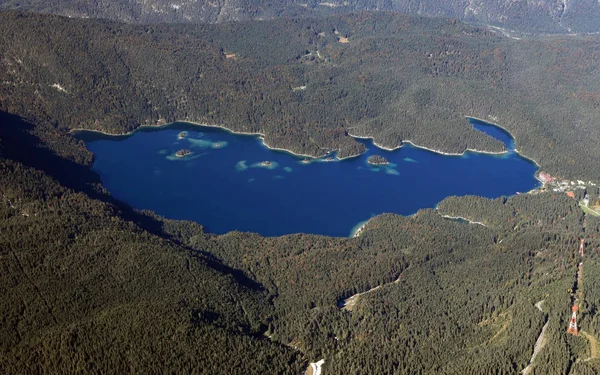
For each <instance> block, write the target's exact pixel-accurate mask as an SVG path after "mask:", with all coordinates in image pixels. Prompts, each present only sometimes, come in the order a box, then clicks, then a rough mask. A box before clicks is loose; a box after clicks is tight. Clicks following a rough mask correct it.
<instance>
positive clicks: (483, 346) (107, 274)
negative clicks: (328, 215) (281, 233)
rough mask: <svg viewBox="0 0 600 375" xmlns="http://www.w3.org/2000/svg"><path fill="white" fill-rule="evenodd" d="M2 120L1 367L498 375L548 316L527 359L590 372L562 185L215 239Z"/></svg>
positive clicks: (591, 275)
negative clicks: (124, 193)
mask: <svg viewBox="0 0 600 375" xmlns="http://www.w3.org/2000/svg"><path fill="white" fill-rule="evenodd" d="M0 120H2V121H1V122H0V140H1V144H2V150H1V156H0V172H1V175H2V178H1V179H0V194H1V195H0V197H1V199H0V249H1V250H0V251H1V252H0V264H1V265H2V269H3V272H2V273H1V274H0V278H1V280H0V281H1V283H0V285H2V295H3V296H5V297H4V298H3V299H2V303H1V304H0V316H2V319H3V324H2V333H1V334H0V338H1V341H0V351H1V355H0V358H1V360H0V372H2V373H5V374H17V373H28V372H31V373H38V372H45V373H72V372H75V371H85V372H90V373H98V372H130V371H133V372H139V373H147V372H148V371H157V372H164V371H167V370H168V371H174V372H196V373H202V372H203V373H207V374H208V373H210V374H216V373H240V374H242V373H243V374H246V373H301V372H302V371H303V370H304V368H305V367H306V366H307V363H308V361H316V360H318V359H320V358H325V359H326V364H325V369H324V371H326V373H327V374H334V373H357V372H363V371H364V372H370V373H398V374H416V373H436V374H465V373H467V374H480V373H482V371H484V370H485V371H489V372H490V373H506V374H511V373H516V372H517V371H518V370H520V369H522V368H524V367H525V366H526V365H527V363H528V361H529V357H530V356H531V351H532V347H533V344H534V342H535V341H536V338H537V336H538V334H539V332H540V330H541V327H542V325H543V324H544V322H545V321H547V320H548V321H549V322H550V323H549V328H548V342H547V344H546V346H545V348H544V350H543V351H542V352H541V354H540V356H539V358H538V361H537V362H536V367H535V371H539V372H536V373H544V374H550V373H566V372H567V371H570V369H572V370H573V373H595V372H581V371H593V370H591V369H593V368H597V367H595V366H597V364H596V362H595V361H594V360H592V361H588V362H578V363H576V361H577V359H585V358H587V356H588V355H589V346H588V344H587V342H586V340H585V339H584V338H583V337H581V336H580V337H577V338H573V337H567V336H566V335H565V333H564V331H565V327H566V324H567V321H568V318H569V304H570V295H569V294H568V293H567V290H568V289H569V288H572V287H573V284H574V279H575V272H576V265H577V264H578V262H579V259H578V257H577V256H576V250H577V244H578V239H579V236H580V235H585V238H586V248H587V250H586V251H587V254H586V258H585V264H586V266H585V267H588V265H589V272H587V273H586V274H585V275H586V276H585V277H584V282H583V285H585V287H581V286H580V287H581V288H582V289H583V291H584V293H585V296H586V297H585V305H582V306H585V307H582V313H583V315H582V327H583V328H584V329H586V330H587V331H588V332H589V333H590V334H592V335H598V329H597V321H598V319H599V318H598V315H597V314H598V311H597V307H596V305H597V304H598V303H599V302H598V301H596V297H595V295H594V290H595V289H597V288H595V287H594V286H595V285H596V284H597V283H598V282H600V281H599V280H600V279H599V277H600V276H598V275H599V274H598V273H597V272H594V269H595V268H600V262H598V260H597V259H598V250H599V248H600V220H599V219H597V218H593V217H584V214H583V213H582V211H581V210H580V209H579V208H578V206H577V201H576V200H574V199H570V198H568V197H566V196H565V195H564V194H550V193H545V194H539V195H521V196H517V197H513V198H511V199H508V200H506V199H498V200H494V201H490V200H487V199H481V198H475V197H465V198H455V199H449V200H447V201H445V202H443V203H442V204H440V207H439V210H440V213H441V214H447V215H453V216H463V217H467V218H470V219H473V220H478V221H482V222H484V223H486V224H487V227H484V226H480V225H472V224H465V223H461V222H459V221H455V220H449V219H445V218H442V217H441V216H440V215H439V214H438V213H436V212H435V211H432V210H423V211H420V212H419V213H418V214H417V215H415V216H414V217H412V218H404V217H400V216H396V215H382V216H379V217H377V218H375V219H373V220H371V221H370V222H369V223H368V224H367V226H366V228H365V230H364V231H363V232H362V234H361V236H360V237H357V238H353V239H340V238H327V237H321V236H311V235H301V234H299V235H291V236H285V237H280V238H263V237H260V236H258V235H254V234H248V233H237V232H234V233H230V234H227V235H223V236H214V235H211V234H207V233H204V232H203V230H202V227H201V226H200V225H197V224H193V223H189V222H177V221H168V220H163V219H161V218H159V217H156V216H154V215H153V214H151V213H145V212H136V211H133V210H131V209H129V208H127V207H125V206H122V205H120V204H119V203H118V202H115V201H113V200H112V198H111V197H110V196H109V195H107V194H106V193H105V191H104V190H103V188H102V187H101V186H100V185H99V183H98V177H97V176H96V175H95V174H94V173H92V172H91V171H90V170H89V164H90V162H91V155H90V154H89V153H88V152H87V151H86V150H85V149H84V148H83V147H82V143H81V142H80V141H76V140H74V139H73V138H71V137H70V136H68V135H66V134H65V133H64V132H63V131H61V130H57V129H56V128H55V127H54V126H52V124H46V123H44V122H38V123H37V124H36V125H33V124H31V123H27V122H25V121H22V120H20V119H18V118H15V116H12V115H8V114H6V113H2V114H1V117H0ZM395 280H397V282H395V283H394V282H393V281H395ZM378 285H384V286H383V287H382V288H380V289H378V290H376V291H374V292H371V293H368V294H365V295H362V296H361V297H360V298H359V299H358V301H357V303H356V305H355V307H354V308H353V310H352V312H348V311H344V310H340V309H339V308H338V304H339V302H340V301H341V300H342V299H344V298H347V297H349V296H350V295H352V294H354V293H357V292H362V291H366V290H369V289H371V288H373V287H375V286H378ZM542 299H545V300H546V302H545V303H544V305H543V307H544V313H541V312H539V311H538V310H537V309H536V308H535V307H534V303H535V302H537V301H539V300H542ZM542 370H543V371H542ZM576 370H577V371H579V372H575V371H576Z"/></svg>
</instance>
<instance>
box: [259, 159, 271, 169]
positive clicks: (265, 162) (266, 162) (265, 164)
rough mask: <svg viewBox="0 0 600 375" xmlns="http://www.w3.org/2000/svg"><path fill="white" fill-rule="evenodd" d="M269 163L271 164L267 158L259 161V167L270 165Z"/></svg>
mask: <svg viewBox="0 0 600 375" xmlns="http://www.w3.org/2000/svg"><path fill="white" fill-rule="evenodd" d="M271 165H273V163H272V162H270V161H268V160H265V161H262V162H260V166H261V167H270V166H271Z"/></svg>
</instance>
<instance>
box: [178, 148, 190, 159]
mask: <svg viewBox="0 0 600 375" xmlns="http://www.w3.org/2000/svg"><path fill="white" fill-rule="evenodd" d="M191 153H192V151H190V150H188V149H185V148H184V149H182V150H179V151H177V152H176V153H175V156H177V157H178V158H182V157H184V156H187V155H189V154H191Z"/></svg>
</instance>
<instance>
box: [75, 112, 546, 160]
mask: <svg viewBox="0 0 600 375" xmlns="http://www.w3.org/2000/svg"><path fill="white" fill-rule="evenodd" d="M465 118H466V119H467V120H469V119H472V120H476V121H480V122H483V123H485V124H489V125H492V126H496V127H498V128H499V129H501V130H502V131H504V132H506V133H507V134H508V135H510V137H511V138H512V139H513V142H514V140H515V137H514V136H513V135H512V134H511V133H510V132H509V131H508V130H506V129H505V128H503V127H502V126H500V125H498V124H495V123H493V122H489V121H486V120H483V119H480V118H478V117H473V116H465ZM176 123H184V124H190V125H195V126H200V127H208V128H218V129H222V130H224V131H227V132H229V133H232V134H238V135H249V136H258V138H259V139H260V140H261V142H262V144H263V145H264V146H265V147H266V148H268V149H269V150H273V151H281V152H287V153H290V154H292V155H295V156H298V157H304V158H310V159H319V158H322V157H324V156H326V155H327V154H323V155H319V156H315V155H308V154H300V153H297V152H294V151H292V150H289V149H286V148H280V147H274V146H270V145H269V144H267V143H266V142H265V137H266V135H265V134H264V133H261V132H243V131H236V130H232V129H229V128H228V127H226V126H224V125H215V124H203V123H199V122H194V121H187V120H181V121H173V122H170V123H166V124H162V125H142V126H140V127H137V128H136V129H134V130H132V131H130V132H128V133H118V134H114V133H108V132H106V131H102V130H89V129H82V128H78V129H71V130H69V133H70V134H74V133H78V132H90V133H99V134H102V135H105V136H110V137H112V136H114V137H127V136H131V135H133V134H134V133H135V132H137V131H138V130H141V131H143V130H145V129H160V128H163V127H165V128H166V127H168V126H172V125H173V124H176ZM348 136H350V137H352V138H356V139H370V140H371V141H372V142H373V145H374V146H376V147H377V148H379V149H382V150H385V151H390V152H391V151H395V150H398V149H400V148H402V144H404V143H408V144H410V145H411V146H413V147H416V148H420V149H423V150H427V151H431V152H434V153H436V154H440V155H445V156H464V155H465V154H466V153H467V152H473V153H477V154H486V155H504V154H508V153H510V152H516V153H518V154H519V155H520V156H522V157H523V158H525V159H527V160H529V161H531V162H533V163H534V164H535V165H536V166H537V167H538V169H539V168H541V166H540V165H539V164H538V162H537V161H535V160H534V159H533V158H530V157H528V156H525V155H523V154H521V153H520V152H519V150H518V149H517V148H516V147H515V148H514V150H505V151H485V150H478V149H472V148H467V149H465V151H463V152H461V153H457V152H445V151H440V150H436V149H433V148H430V147H427V146H422V145H419V144H417V143H414V142H413V141H411V140H402V144H401V145H399V146H395V147H393V148H390V147H386V146H383V145H380V144H378V143H377V142H375V139H374V137H373V136H358V135H353V134H351V133H350V132H348ZM333 151H339V150H333ZM366 152H367V151H366V150H365V151H363V152H361V153H360V154H357V155H350V156H346V157H343V158H340V157H337V156H336V157H335V158H336V159H337V160H338V161H342V160H346V159H351V158H355V157H359V156H361V155H363V154H365V153H366Z"/></svg>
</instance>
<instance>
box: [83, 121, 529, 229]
mask: <svg viewBox="0 0 600 375" xmlns="http://www.w3.org/2000/svg"><path fill="white" fill-rule="evenodd" d="M473 123H474V126H476V128H477V129H478V130H481V131H484V132H486V133H488V134H490V135H492V136H495V137H497V138H499V139H501V140H503V141H504V142H506V143H507V146H508V148H509V149H512V148H513V147H512V146H511V145H512V138H511V137H510V135H508V134H507V133H506V132H503V131H501V130H499V128H497V127H494V126H490V125H485V124H483V123H481V122H473ZM182 131H186V132H187V136H186V137H185V138H184V139H179V137H178V135H179V133H180V132H182ZM498 132H500V133H498ZM496 133H498V134H496ZM503 135H504V136H508V138H503ZM81 137H82V138H83V139H84V140H86V142H87V147H88V148H89V149H90V150H91V151H92V152H93V153H94V154H95V162H94V165H93V169H94V170H95V171H96V172H97V173H98V174H99V175H100V177H101V179H102V182H103V184H104V186H105V187H106V188H107V189H108V190H109V191H110V192H111V193H112V195H113V196H114V197H116V198H117V199H120V200H122V201H124V202H126V203H128V204H129V205H131V206H133V207H135V208H139V209H150V210H153V211H155V212H156V213H158V214H160V215H162V216H164V217H167V218H170V219H183V220H193V221H196V222H198V223H200V224H202V225H204V227H205V229H206V230H207V231H209V232H212V233H218V234H220V233H225V232H229V231H232V230H240V231H252V232H258V233H260V234H262V235H265V236H278V235H283V234H289V233H315V234H324V235H330V236H349V235H350V234H351V232H352V230H353V228H355V227H356V225H357V223H359V222H362V221H365V220H368V219H369V218H371V217H373V216H375V215H377V214H381V213H384V212H391V213H397V214H402V215H409V214H413V213H415V212H416V211H417V210H419V209H420V208H426V207H435V205H436V204H437V203H438V202H440V201H441V200H442V199H444V198H445V197H447V196H451V195H467V194H476V195H481V196H485V197H489V198H494V197H499V196H502V195H513V194H515V193H516V192H524V191H528V190H530V189H532V188H535V187H536V186H538V181H537V180H536V179H535V178H534V173H535V172H536V170H537V167H536V166H535V165H534V164H533V163H531V162H530V161H529V160H526V159H524V158H522V157H521V156H520V155H519V154H517V153H516V152H514V151H509V152H508V153H505V154H502V155H487V154H480V153H473V152H467V153H465V155H463V156H445V155H441V154H437V153H434V152H431V151H427V150H424V149H420V148H417V147H413V146H411V145H404V146H403V147H401V148H400V149H398V150H395V151H385V150H382V149H379V148H377V147H376V146H374V145H373V143H372V142H371V141H370V140H359V141H360V142H363V143H364V144H365V145H366V146H367V149H368V151H367V152H366V153H365V154H363V155H361V156H359V157H355V158H351V159H346V160H342V161H334V162H327V161H318V160H313V161H311V162H310V163H308V164H305V163H303V162H302V161H303V159H304V158H302V157H297V156H294V155H292V154H289V153H286V152H281V151H272V150H269V149H268V148H266V147H265V146H264V145H263V144H262V141H261V140H260V139H259V137H257V136H246V135H236V134H232V133H229V132H227V131H224V130H221V129H217V128H209V127H200V126H196V125H190V124H185V123H175V124H172V125H169V126H168V127H163V128H161V129H160V130H158V129H152V130H150V129H142V130H139V131H137V132H135V133H134V134H132V135H130V136H126V137H107V136H102V135H99V134H97V133H87V132H86V133H84V134H83V133H82V134H81ZM181 149H189V150H190V151H191V154H190V155H188V156H185V157H182V158H179V157H177V156H176V155H175V153H176V152H177V151H178V150H181ZM371 155H381V156H384V157H385V158H386V159H388V160H389V162H390V164H389V165H386V166H380V167H375V166H372V165H369V164H368V163H367V158H368V157H369V156H371ZM263 161H270V162H271V163H270V165H261V162H263Z"/></svg>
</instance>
